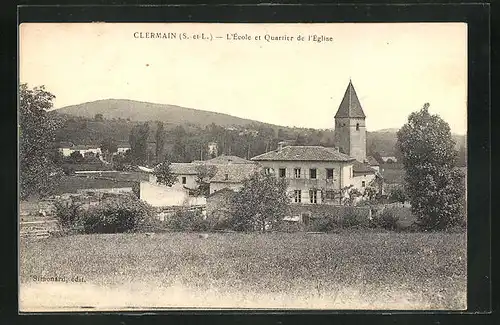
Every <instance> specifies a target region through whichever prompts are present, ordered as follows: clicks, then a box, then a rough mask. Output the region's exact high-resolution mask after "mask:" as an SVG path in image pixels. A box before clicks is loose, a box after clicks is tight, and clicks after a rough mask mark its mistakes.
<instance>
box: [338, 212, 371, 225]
mask: <svg viewBox="0 0 500 325" xmlns="http://www.w3.org/2000/svg"><path fill="white" fill-rule="evenodd" d="M339 223H340V225H341V227H342V228H357V227H361V226H368V216H367V215H365V213H364V210H361V209H357V208H354V207H345V208H344V209H342V210H341V211H340V215H339Z"/></svg>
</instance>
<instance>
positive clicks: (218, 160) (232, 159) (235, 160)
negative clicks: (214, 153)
mask: <svg viewBox="0 0 500 325" xmlns="http://www.w3.org/2000/svg"><path fill="white" fill-rule="evenodd" d="M205 163H208V164H254V162H253V161H250V160H246V159H243V158H240V157H238V156H225V155H220V156H218V157H215V158H212V159H209V160H206V161H205Z"/></svg>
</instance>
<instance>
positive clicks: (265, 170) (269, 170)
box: [264, 167, 271, 175]
mask: <svg viewBox="0 0 500 325" xmlns="http://www.w3.org/2000/svg"><path fill="white" fill-rule="evenodd" d="M264 173H265V174H266V175H269V174H271V168H269V167H266V168H265V169H264Z"/></svg>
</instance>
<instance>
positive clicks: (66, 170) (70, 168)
mask: <svg viewBox="0 0 500 325" xmlns="http://www.w3.org/2000/svg"><path fill="white" fill-rule="evenodd" d="M63 172H64V174H65V175H68V176H69V175H73V174H74V173H75V168H74V167H73V166H71V165H63Z"/></svg>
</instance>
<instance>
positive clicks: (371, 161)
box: [366, 156, 380, 166]
mask: <svg viewBox="0 0 500 325" xmlns="http://www.w3.org/2000/svg"><path fill="white" fill-rule="evenodd" d="M366 160H367V162H368V165H370V166H380V164H379V163H378V161H377V159H375V158H373V157H372V156H368V157H366Z"/></svg>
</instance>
